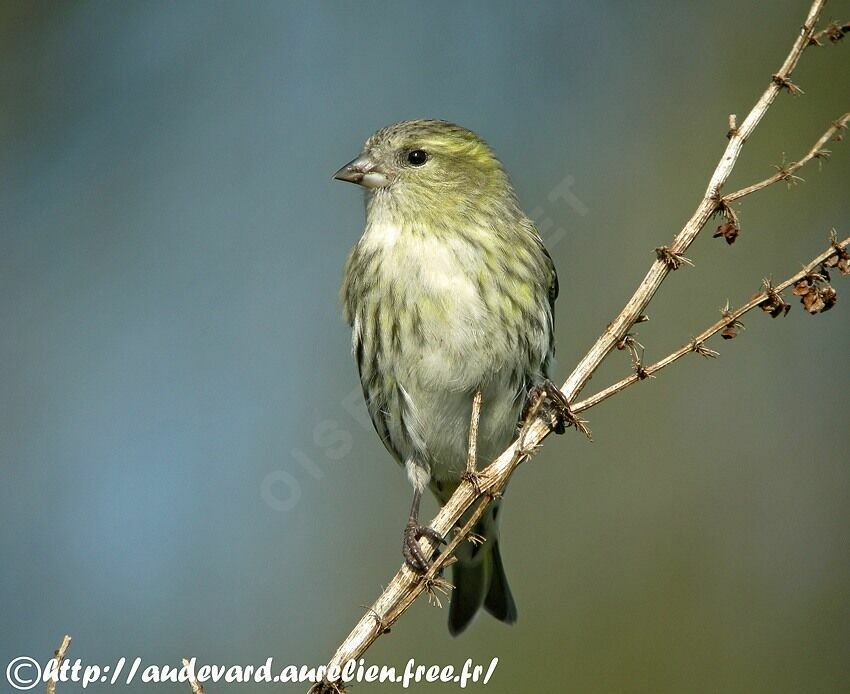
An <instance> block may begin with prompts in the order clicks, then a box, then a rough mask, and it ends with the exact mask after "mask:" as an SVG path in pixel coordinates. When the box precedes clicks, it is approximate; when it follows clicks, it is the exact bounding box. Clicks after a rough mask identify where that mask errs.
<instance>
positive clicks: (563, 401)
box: [528, 379, 578, 434]
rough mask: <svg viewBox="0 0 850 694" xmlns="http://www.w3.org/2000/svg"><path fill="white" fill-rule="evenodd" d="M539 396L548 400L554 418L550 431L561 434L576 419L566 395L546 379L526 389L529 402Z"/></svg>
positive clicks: (532, 401)
mask: <svg viewBox="0 0 850 694" xmlns="http://www.w3.org/2000/svg"><path fill="white" fill-rule="evenodd" d="M540 397H542V398H543V399H545V400H548V401H549V405H550V408H551V412H552V415H553V418H554V420H555V421H554V423H553V424H552V431H554V432H555V433H556V434H563V433H564V432H565V431H566V429H567V426H569V425H574V424H575V422H576V421H578V420H577V419H576V416H575V415H574V414H573V411H572V410H571V409H570V403H569V400H567V396H566V395H564V394H563V392H561V389H560V388H558V386H556V385H555V384H554V383H552V381H550V380H548V379H546V380H545V381H543V382H542V383H538V384H535V385H533V386H531V388H530V389H529V391H528V402H529V404H531V403H534V402H535V401H536V400H537V399H538V398H540Z"/></svg>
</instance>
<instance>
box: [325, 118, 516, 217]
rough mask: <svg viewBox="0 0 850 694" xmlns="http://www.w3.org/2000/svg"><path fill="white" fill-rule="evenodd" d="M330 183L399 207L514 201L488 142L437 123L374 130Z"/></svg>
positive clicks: (410, 123)
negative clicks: (342, 183) (386, 199)
mask: <svg viewBox="0 0 850 694" xmlns="http://www.w3.org/2000/svg"><path fill="white" fill-rule="evenodd" d="M334 178H335V179H337V180H340V181H348V182H350V183H357V184H358V185H361V186H363V187H364V188H366V189H367V190H368V191H369V192H370V193H372V195H373V196H375V195H377V196H381V197H384V196H389V197H390V198H392V200H393V201H394V202H395V203H396V204H400V205H403V206H404V205H405V203H407V204H415V205H417V206H418V205H436V206H438V207H441V208H443V209H445V207H446V205H447V204H449V205H450V206H452V207H454V206H456V205H460V206H464V207H465V206H469V205H471V204H473V202H474V203H475V204H481V203H482V202H486V201H487V200H488V199H492V198H501V199H502V201H503V202H507V199H510V200H511V201H512V200H513V190H512V189H511V186H510V183H509V181H508V177H507V174H506V173H505V171H504V169H503V167H502V164H501V163H500V162H499V160H498V159H497V158H496V156H495V155H494V154H493V151H492V150H491V149H490V147H489V146H488V145H487V143H486V142H484V140H482V139H481V138H480V137H478V135H476V134H475V133H473V132H471V131H470V130H467V129H466V128H462V127H460V126H459V125H454V124H453V123H449V122H447V121H442V120H409V121H402V122H400V123H395V124H393V125H390V126H387V127H386V128H383V129H381V130H379V131H378V132H376V133H375V134H374V135H372V136H371V137H370V138H369V139H368V140H367V141H366V144H365V145H364V147H363V151H362V152H361V153H360V155H359V156H358V157H357V158H355V159H353V160H352V161H350V162H349V163H348V164H346V165H345V166H343V167H342V168H341V169H340V170H339V171H337V172H336V173H335V174H334ZM452 203H453V204H452Z"/></svg>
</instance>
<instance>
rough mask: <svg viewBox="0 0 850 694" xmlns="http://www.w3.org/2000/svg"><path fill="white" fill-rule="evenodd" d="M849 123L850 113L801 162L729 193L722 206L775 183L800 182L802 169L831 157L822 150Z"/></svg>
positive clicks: (834, 125)
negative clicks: (799, 174)
mask: <svg viewBox="0 0 850 694" xmlns="http://www.w3.org/2000/svg"><path fill="white" fill-rule="evenodd" d="M847 123H850V111H849V112H847V113H845V114H844V115H843V116H841V117H840V118H839V119H838V120H835V121H833V122H832V125H830V126H829V128H827V130H826V132H825V133H824V134H823V135H821V136H820V137H819V138H818V141H817V142H815V144H814V145H812V148H811V149H810V150H809V151H808V152H807V153H806V156H804V157H803V158H802V159H800V161H794V162H791V163H790V164H785V165H781V166H777V167H776V173H775V174H773V176H769V177H768V178H765V179H764V180H763V181H759V182H758V183H753V185H751V186H747V187H746V188H741V189H740V190H736V191H735V192H734V193H729V194H728V195H724V196H723V198H722V200H721V204H727V205H728V204H729V203H730V202H733V201H734V200H738V199H740V198H743V197H744V196H745V195H750V194H751V193H755V192H756V191H758V190H762V189H763V188H767V187H768V186H770V185H773V184H774V183H777V182H779V181H787V182H788V183H789V184H790V183H794V182H796V181H797V180H800V179H799V178H798V177H797V176H795V175H794V174H795V173H796V172H797V171H799V170H800V169H802V168H803V167H804V166H805V165H806V164H808V163H809V162H810V161H811V160H812V159H815V158H817V159H826V158H827V157H829V155H830V152H829V150H826V149H822V148H823V146H824V145H825V144H826V143H827V142H829V141H830V140H831V139H832V138H833V137H835V135H836V134H838V133H839V132H840V131H841V130H843V129H844V128H846V127H847Z"/></svg>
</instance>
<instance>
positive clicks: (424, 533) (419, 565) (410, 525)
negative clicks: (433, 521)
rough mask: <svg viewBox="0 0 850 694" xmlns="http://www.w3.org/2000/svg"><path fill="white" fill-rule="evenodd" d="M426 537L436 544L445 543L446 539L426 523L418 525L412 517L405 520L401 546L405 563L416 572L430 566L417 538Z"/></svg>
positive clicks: (419, 572)
mask: <svg viewBox="0 0 850 694" xmlns="http://www.w3.org/2000/svg"><path fill="white" fill-rule="evenodd" d="M423 537H427V538H428V539H429V540H433V541H434V542H436V543H437V544H440V545H444V544H446V539H445V538H444V537H443V536H442V535H440V533H438V532H437V531H436V530H434V529H433V528H430V527H428V526H427V525H418V524H417V523H416V520H415V519H414V518H411V519H410V520H409V521H408V522H407V526H405V528H404V543H403V544H402V546H401V551H402V554H404V561H405V563H406V564H407V565H408V566H409V567H410V568H411V570H413V571H415V572H416V573H418V574H424V573H426V572H427V571H428V569H430V568H431V561H430V560H429V559H428V558H427V557H426V556H425V554H424V553H423V552H422V548H421V547H420V546H419V540H421V539H422V538H423Z"/></svg>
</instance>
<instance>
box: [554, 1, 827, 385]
mask: <svg viewBox="0 0 850 694" xmlns="http://www.w3.org/2000/svg"><path fill="white" fill-rule="evenodd" d="M823 5H824V0H815V1H814V2H813V3H812V6H811V8H810V9H809V13H808V15H807V16H806V21H805V22H804V23H803V26H802V28H801V29H800V34H799V36H798V37H797V40H796V41H794V45H793V46H792V48H791V51H790V52H789V53H788V56H787V57H786V58H785V62H783V63H782V67H780V68H779V72H777V73H776V75H774V76H773V77H772V78H771V80H770V83H769V84H768V85H767V89H765V90H764V93H763V94H762V95H761V97H760V98H759V100H758V101H757V102H756V104H755V106H753V108H752V109H751V110H750V112H749V113H748V114H747V117H746V118H745V119H744V121H743V122H742V123H741V124H740V125H739V126H738V129H737V131H736V132H735V133H733V134H732V135H731V137H730V138H729V143H728V144H727V145H726V150H725V151H724V153H723V156H722V157H721V158H720V162H719V163H718V164H717V168H715V170H714V173H713V174H712V176H711V180H710V181H709V184H708V188H707V189H706V191H705V195H704V196H703V198H702V200H701V201H700V203H699V205H698V206H697V209H696V211H695V212H694V214H693V215H692V216H691V218H690V219H689V220H688V222H687V223H686V224H685V226H684V227H683V228H682V230H681V231H680V232H679V234H678V235H677V236H676V238H675V239H674V240H673V243H672V245H671V246H668V247H667V249H668V250H669V251H670V253H672V254H675V255H680V256H681V255H683V254H684V253H685V251H687V250H688V248H689V247H690V245H691V243H693V241H694V239H695V238H696V237H697V234H699V232H700V230H701V229H702V228H703V227H704V226H705V224H706V222H708V220H709V219H710V218H711V216H712V215H713V214H714V213H715V211H716V210H717V204H718V200H719V198H720V190H721V189H722V188H723V184H724V183H726V181H727V179H728V178H729V175H730V174H731V173H732V169H733V168H734V166H735V163H736V162H737V160H738V156H739V155H740V154H741V149H742V148H743V146H744V143H745V142H746V141H747V140H748V139H749V138H750V136H751V135H752V133H753V131H754V130H755V129H756V126H757V125H758V124H759V123H760V122H761V119H762V118H763V117H764V114H765V113H767V110H768V109H769V108H770V106H771V104H772V103H773V102H774V100H775V99H776V97H777V96H778V95H779V92H780V91H782V89H783V88H785V89H789V90H790V87H789V86H788V85H790V84H791V82H790V77H791V74H792V73H793V71H794V68H795V67H796V65H797V61H798V60H799V59H800V56H801V55H802V53H803V51H804V50H805V48H806V46H807V45H808V42H809V39H810V38H811V36H812V33H813V29H814V26H815V24H816V23H817V19H818V16H819V15H820V13H821V10H822V9H823ZM671 269H672V268H671V266H670V263H668V262H667V261H666V260H664V259H661V258H659V259H657V260H656V261H655V262H654V263H653V264H652V267H651V268H650V269H649V272H648V273H647V275H646V277H644V279H643V281H642V282H641V283H640V286H639V287H638V289H637V291H636V292H635V293H634V295H633V296H632V298H631V299H629V301H628V303H627V304H626V306H625V308H624V309H623V310H622V311H621V312H620V314H619V315H618V316H617V317H616V318H615V319H614V320H613V321H612V322H611V323H610V324H609V325H608V327H607V328H606V329H605V332H603V334H602V335H601V336H600V337H599V339H598V340H597V341H596V344H594V345H593V347H591V349H590V351H589V352H588V353H587V354H586V355H585V356H584V358H583V359H582V360H581V361H580V362H579V364H578V366H576V368H575V369H573V372H572V373H571V374H570V376H569V378H568V379H567V381H566V383H565V384H564V387H563V388H562V391H563V392H564V395H566V396H567V399H568V400H572V399H573V398H575V396H576V395H578V394H579V392H581V389H582V388H583V387H584V386H585V384H586V383H587V381H588V380H589V379H590V377H591V376H592V375H593V372H594V371H596V369H597V368H598V367H599V365H600V364H601V363H602V360H603V359H605V357H606V356H607V355H608V353H609V352H610V351H611V350H612V349H614V347H616V345H617V343H619V342H620V340H622V339H623V337H624V336H625V335H626V333H628V332H629V330H630V329H631V327H632V325H633V324H634V323H635V321H636V320H637V318H638V316H640V315H641V314H642V313H643V312H644V309H645V308H646V306H647V304H649V302H650V300H651V299H652V297H653V296H655V292H657V291H658V289H659V287H660V286H661V283H662V282H663V281H664V280H665V278H666V277H667V275H669V274H670V271H671Z"/></svg>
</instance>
